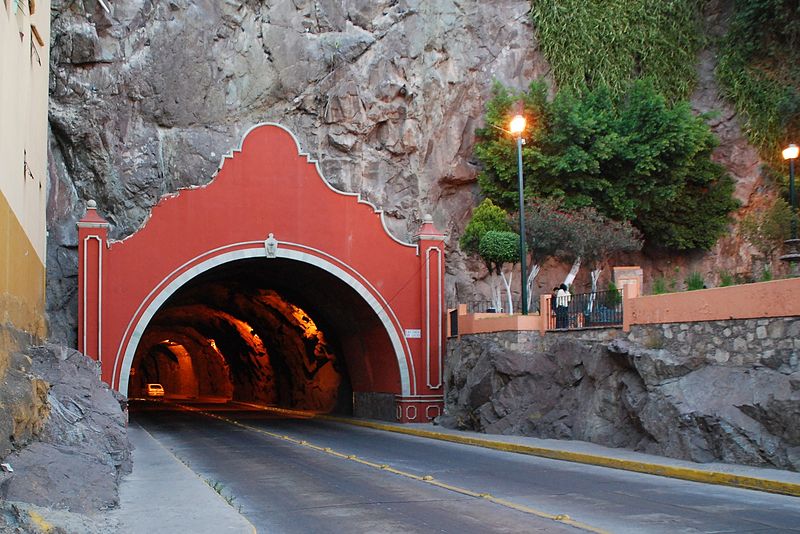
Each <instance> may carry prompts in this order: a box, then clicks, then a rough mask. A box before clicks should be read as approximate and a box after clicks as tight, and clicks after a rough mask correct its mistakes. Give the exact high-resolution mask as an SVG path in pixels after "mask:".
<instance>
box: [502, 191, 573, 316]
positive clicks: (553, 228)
mask: <svg viewBox="0 0 800 534" xmlns="http://www.w3.org/2000/svg"><path fill="white" fill-rule="evenodd" d="M571 223H572V219H571V215H570V214H569V213H567V212H566V211H564V210H563V209H561V206H560V204H559V203H558V201H556V200H554V199H531V200H530V201H529V202H528V203H527V205H526V206H525V243H526V248H527V252H528V254H529V256H530V262H529V265H530V271H529V272H528V273H527V278H526V280H525V283H526V284H527V286H528V309H530V308H531V302H532V299H533V282H534V281H535V280H536V277H537V276H538V275H539V271H540V270H541V266H542V265H543V264H544V263H545V262H546V261H547V260H548V259H549V258H551V257H564V256H566V255H568V252H567V251H566V249H567V248H569V238H570V235H571V233H570V232H571V230H570V228H571ZM513 224H514V226H515V227H516V226H518V224H519V221H518V218H516V220H515V221H514V223H513Z"/></svg>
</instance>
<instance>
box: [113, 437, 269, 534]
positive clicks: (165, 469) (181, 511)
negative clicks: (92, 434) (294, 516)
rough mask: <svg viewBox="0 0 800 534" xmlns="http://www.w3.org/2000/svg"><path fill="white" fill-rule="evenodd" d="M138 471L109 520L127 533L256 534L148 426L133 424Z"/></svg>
mask: <svg viewBox="0 0 800 534" xmlns="http://www.w3.org/2000/svg"><path fill="white" fill-rule="evenodd" d="M128 439H129V440H130V441H131V443H132V444H133V446H134V451H133V472H132V473H131V474H129V475H128V476H126V477H125V478H124V479H123V480H122V484H121V486H120V507H119V508H118V509H116V510H114V511H112V512H111V513H110V514H109V515H110V516H111V517H112V518H114V519H116V520H117V521H119V524H120V532H124V533H125V534H161V533H164V534H166V533H169V534H180V533H192V534H221V533H229V534H254V533H255V532H256V529H255V527H253V525H252V524H250V522H249V521H247V519H245V518H244V516H242V515H240V514H239V513H238V512H237V511H236V510H235V509H234V508H233V507H232V506H230V505H229V504H228V503H227V502H225V500H224V499H223V498H222V497H221V496H220V495H219V494H218V493H217V492H216V491H214V490H213V489H211V487H210V486H209V485H208V484H206V482H205V481H204V480H203V479H201V478H200V477H198V476H197V475H196V474H195V473H194V472H193V471H192V470H190V469H189V468H188V467H186V466H185V465H183V464H182V463H181V462H180V461H179V460H178V459H177V458H176V457H175V456H173V455H172V453H171V452H170V451H168V450H167V449H165V448H164V447H163V446H162V445H161V444H160V443H158V442H157V441H156V440H155V439H153V437H152V436H151V435H150V434H149V433H148V432H147V431H146V430H144V429H143V428H142V427H140V426H138V425H136V424H134V423H131V424H130V426H129V427H128Z"/></svg>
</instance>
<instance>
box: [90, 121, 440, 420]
mask: <svg viewBox="0 0 800 534" xmlns="http://www.w3.org/2000/svg"><path fill="white" fill-rule="evenodd" d="M78 226H79V236H80V250H79V254H80V278H79V292H80V299H79V302H80V304H79V321H80V322H79V349H80V350H81V351H83V352H85V353H86V354H88V355H89V356H91V357H93V358H96V359H99V360H100V361H101V367H102V377H103V380H105V381H106V382H108V383H109V384H110V385H111V386H112V387H114V388H116V389H119V390H120V391H122V392H123V393H126V392H127V385H128V375H129V372H130V367H131V364H132V360H133V355H134V353H135V350H136V345H137V343H138V341H139V339H140V338H141V336H142V333H143V332H144V329H145V328H146V326H147V324H148V322H149V320H150V319H151V318H152V317H153V314H155V312H156V311H157V310H158V308H159V307H160V306H161V304H163V302H164V301H165V300H166V299H167V298H168V297H169V296H170V295H171V294H173V293H174V292H175V291H176V290H177V289H178V288H180V287H181V286H182V285H184V284H185V283H186V282H188V281H189V280H191V279H192V278H194V277H195V276H197V275H199V274H201V273H203V272H205V271H207V270H208V269H210V268H213V267H215V266H218V265H222V264H225V263H227V262H230V261H236V260H239V259H245V258H257V257H261V258H265V257H266V258H268V257H280V258H287V259H290V260H295V261H301V262H306V263H310V264H313V265H315V266H317V267H319V268H322V269H324V270H325V271H327V272H329V273H332V274H333V275H334V276H336V277H337V278H339V279H340V280H343V281H344V282H345V283H347V284H348V285H349V286H350V287H351V288H353V291H355V292H357V293H358V294H359V295H360V296H361V298H363V299H364V300H365V301H366V302H367V303H368V304H369V305H370V306H371V307H372V309H373V310H374V311H375V313H376V315H377V316H378V318H379V319H380V321H379V322H380V324H381V325H383V328H381V329H379V330H380V331H375V332H371V333H364V332H360V333H359V338H358V340H357V343H356V342H355V341H354V342H353V343H350V344H348V342H347V340H346V339H345V342H344V343H343V350H345V351H348V350H350V348H349V347H350V346H352V350H353V351H355V354H354V355H348V356H347V357H348V368H349V372H350V379H351V383H352V386H353V390H354V391H363V392H376V393H394V394H395V398H396V407H397V415H398V420H400V421H427V420H429V419H431V418H433V417H435V416H436V415H438V413H439V411H440V410H441V406H442V393H443V391H442V389H443V385H442V363H443V351H444V334H445V333H444V327H445V324H444V323H445V309H444V278H443V277H444V244H443V239H444V236H443V235H442V234H441V233H440V232H438V231H437V230H436V229H435V228H434V226H433V224H432V223H431V222H430V220H426V222H425V223H424V224H423V225H422V227H421V229H420V231H419V233H418V235H417V243H416V244H409V243H402V242H400V241H398V240H396V239H395V238H394V237H392V236H391V235H390V234H389V233H388V232H387V231H386V229H385V227H384V225H383V220H382V215H381V214H380V212H376V210H375V209H374V207H373V206H372V205H371V204H369V203H366V202H364V201H362V200H360V198H359V197H358V196H357V195H355V194H351V193H342V192H340V191H337V190H335V189H333V188H332V187H331V186H330V185H329V184H328V183H327V181H326V180H325V179H324V178H323V177H322V175H321V173H320V172H319V169H318V167H317V165H316V163H315V162H314V161H313V160H310V159H309V157H308V156H307V155H306V154H303V153H301V152H300V150H299V145H298V143H297V141H296V139H295V138H294V136H293V135H292V134H291V133H290V132H289V131H287V130H285V129H284V128H283V127H281V126H278V125H272V124H266V125H260V126H257V127H255V128H253V129H252V130H250V132H248V133H247V134H246V135H245V137H244V140H243V142H242V146H241V149H240V150H236V151H234V152H233V154H232V155H230V156H228V157H226V158H224V159H223V164H222V166H221V168H220V170H219V171H218V173H217V175H216V177H215V178H214V180H213V181H212V182H211V183H210V184H208V185H207V186H205V187H202V188H196V189H189V190H182V191H180V192H179V193H178V194H176V195H173V196H170V197H166V198H164V199H162V200H161V201H160V202H159V204H158V205H157V206H155V207H154V208H153V210H152V213H151V216H150V218H149V220H148V221H147V222H146V224H145V225H144V226H143V227H142V228H141V229H140V230H139V231H138V232H136V233H135V234H133V235H132V236H130V237H128V238H127V239H124V240H122V241H111V242H109V241H108V240H107V237H106V235H107V229H108V224H107V223H106V222H105V221H104V220H103V219H102V218H101V217H100V216H99V215H98V214H97V212H96V210H95V209H94V208H93V207H92V206H91V205H90V206H89V208H88V210H87V213H86V215H85V216H84V218H83V219H82V220H81V221H80V222H79V224H78ZM270 234H272V236H273V239H274V242H275V243H274V245H272V244H271V243H272V242H273V240H272V239H269V237H270ZM268 240H269V242H268ZM345 338H346V335H345ZM358 347H362V348H360V349H359V348H358ZM359 351H360V352H359Z"/></svg>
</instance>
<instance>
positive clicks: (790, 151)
mask: <svg viewBox="0 0 800 534" xmlns="http://www.w3.org/2000/svg"><path fill="white" fill-rule="evenodd" d="M798 152H800V149H798V147H797V145H795V144H794V143H792V144H791V145H789V146H788V147H786V148H784V149H783V159H788V160H789V202H791V205H792V239H797V200H796V199H795V193H794V160H796V159H797V156H798Z"/></svg>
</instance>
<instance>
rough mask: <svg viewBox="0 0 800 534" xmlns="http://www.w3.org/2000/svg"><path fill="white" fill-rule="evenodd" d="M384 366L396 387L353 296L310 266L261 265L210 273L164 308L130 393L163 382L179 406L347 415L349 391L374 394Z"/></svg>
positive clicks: (142, 347)
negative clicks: (186, 401) (210, 401)
mask: <svg viewBox="0 0 800 534" xmlns="http://www.w3.org/2000/svg"><path fill="white" fill-rule="evenodd" d="M376 366H377V367H378V368H379V369H380V373H377V372H376V371H377V370H378V369H376V368H375V367H376ZM387 366H388V367H389V369H391V368H394V372H390V373H389V375H390V376H391V377H392V378H390V380H389V381H390V382H391V381H392V380H395V381H397V382H399V373H398V371H397V369H396V367H397V364H396V361H395V357H394V354H393V352H392V349H391V343H390V341H389V338H388V335H387V334H386V332H385V330H384V327H383V325H382V324H381V323H380V321H379V320H378V317H377V316H376V314H375V312H374V311H373V310H372V309H371V308H370V307H369V306H368V305H367V304H366V303H365V302H364V301H363V299H362V298H361V297H360V296H359V295H358V294H357V293H356V292H355V291H353V290H352V288H350V287H349V286H347V285H345V284H344V283H343V282H341V281H340V280H339V279H337V278H335V277H334V276H332V275H331V274H329V273H327V272H326V271H324V270H322V269H320V268H318V267H315V266H313V265H310V264H306V263H301V262H296V261H292V260H288V259H270V260H265V259H260V258H255V259H248V260H240V261H236V262H233V263H231V264H227V265H224V266H221V267H217V268H215V269H212V270H211V271H208V272H206V273H204V274H202V275H200V276H198V277H196V278H194V279H193V280H191V281H190V282H189V283H187V284H186V285H184V286H183V287H182V288H180V289H179V290H178V291H177V292H176V293H175V294H174V295H172V296H171V297H170V298H169V299H168V300H167V301H166V302H165V303H164V305H163V306H162V307H161V308H160V309H159V310H158V312H157V313H156V314H155V316H154V317H153V319H152V320H151V321H150V323H149V324H148V326H147V329H146V330H145V332H144V335H143V336H142V339H141V341H140V342H139V345H138V347H137V349H136V355H135V357H134V362H133V366H132V373H131V377H130V382H129V390H128V393H129V395H131V396H139V395H142V394H143V392H144V387H145V384H147V383H149V382H158V383H161V384H162V385H163V386H164V388H165V390H166V392H167V395H174V396H177V397H189V398H191V397H200V398H202V397H217V398H226V399H234V400H239V401H246V402H257V403H263V404H273V405H278V406H282V407H289V408H298V409H309V410H318V411H324V412H330V411H336V412H339V413H343V412H344V413H347V412H349V411H350V410H351V408H352V400H351V399H352V392H353V385H355V388H356V389H358V388H361V389H364V390H374V389H375V388H374V387H373V386H372V383H373V382H374V380H375V378H376V376H384V375H385V374H386V371H387ZM383 380H384V381H386V379H385V378H384V379H383ZM385 386H388V387H389V389H387V390H388V391H391V388H392V387H396V384H385Z"/></svg>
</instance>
